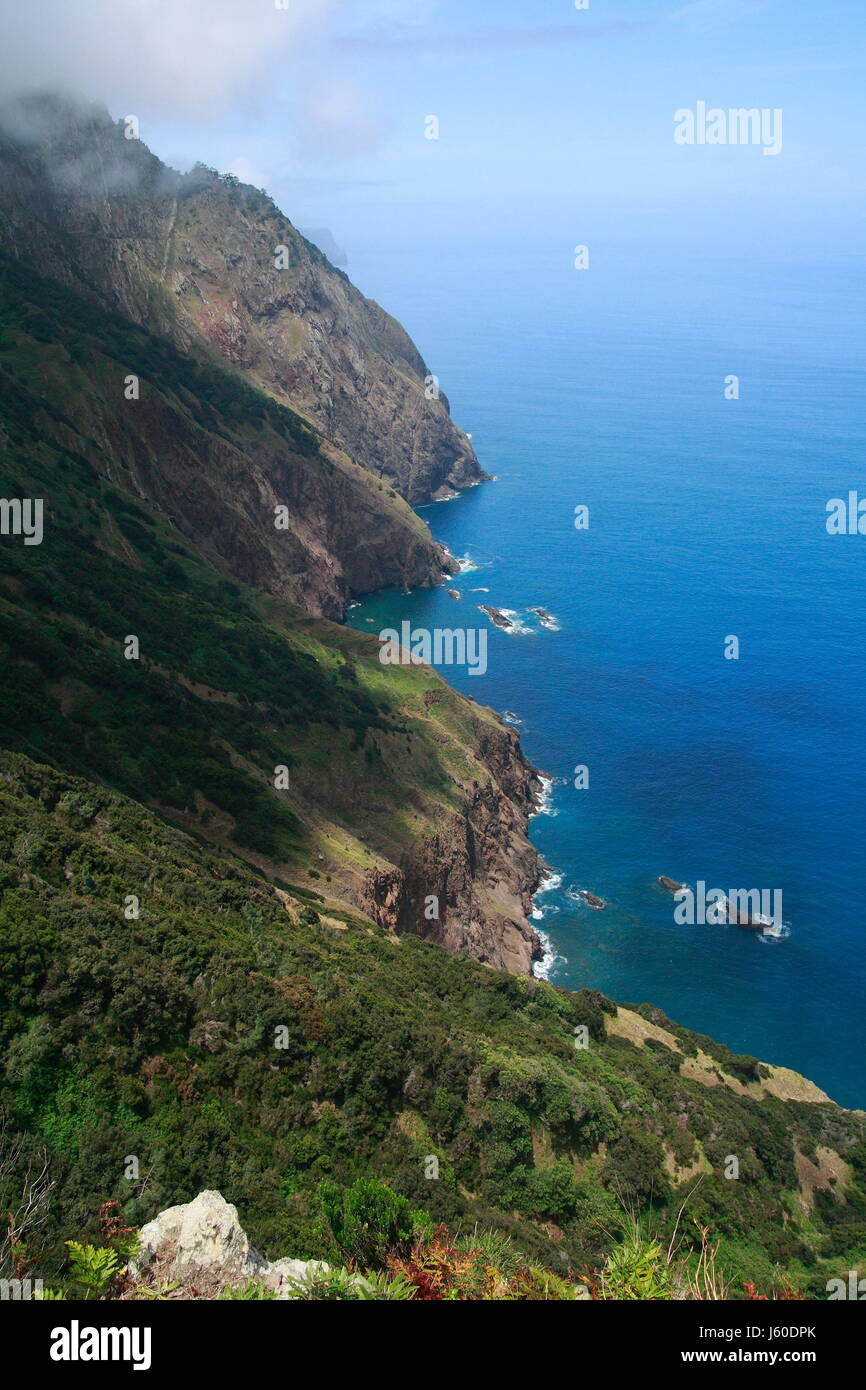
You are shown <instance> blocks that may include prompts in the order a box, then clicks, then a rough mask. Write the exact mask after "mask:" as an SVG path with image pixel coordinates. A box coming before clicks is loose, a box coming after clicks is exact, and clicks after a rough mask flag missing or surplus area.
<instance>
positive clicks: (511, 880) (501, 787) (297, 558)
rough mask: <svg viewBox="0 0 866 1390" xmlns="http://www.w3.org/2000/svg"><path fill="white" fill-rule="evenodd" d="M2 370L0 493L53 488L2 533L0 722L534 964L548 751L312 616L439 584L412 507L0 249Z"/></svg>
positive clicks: (24, 743)
mask: <svg viewBox="0 0 866 1390" xmlns="http://www.w3.org/2000/svg"><path fill="white" fill-rule="evenodd" d="M130 372H131V373H133V374H134V375H135V377H136V379H138V380H139V382H140V388H141V389H140V393H139V395H138V398H137V399H127V398H126V395H125V392H124V382H125V381H126V378H127V376H128V374H129V373H130ZM0 382H2V388H3V389H2V418H3V422H4V425H5V430H6V433H5V446H6V447H5V450H4V455H3V460H2V473H3V484H2V485H3V492H4V495H5V496H13V497H14V496H18V497H21V496H25V497H41V498H43V499H44V500H45V509H46V516H45V537H44V541H43V543H42V545H40V546H39V547H35V548H33V549H25V548H23V547H21V546H16V545H15V544H14V543H9V544H7V545H5V546H4V547H3V548H2V553H0V588H2V595H0V629H2V632H3V637H4V640H5V641H7V643H8V650H9V652H10V659H9V661H8V662H7V665H6V669H5V684H6V687H7V691H8V692H9V698H8V699H7V700H6V701H5V703H4V702H3V701H2V700H0V737H2V741H3V743H4V744H5V745H6V746H7V747H13V748H17V749H20V750H21V751H27V752H28V753H30V754H31V755H32V754H33V753H34V752H36V754H37V756H39V757H41V758H44V759H45V760H46V761H49V762H52V763H53V764H54V765H55V766H63V767H66V768H69V769H70V770H74V771H76V772H81V771H85V773H86V775H88V776H93V777H97V778H99V779H101V780H103V781H106V782H108V783H110V784H112V785H114V786H118V787H121V788H123V790H125V791H126V792H127V793H128V794H130V795H132V796H134V797H135V798H136V799H138V800H140V801H142V802H143V803H145V804H147V805H151V806H156V807H158V808H159V809H160V810H161V811H162V813H163V814H165V815H167V816H169V817H172V818H174V819H175V820H178V821H179V822H180V823H181V824H183V825H185V826H188V827H189V828H191V829H194V830H195V831H196V833H198V834H200V835H201V836H202V837H203V838H204V839H205V840H206V841H207V842H209V843H212V844H217V845H219V846H220V847H221V848H223V849H230V850H233V851H234V852H236V853H240V854H242V855H243V856H244V857H246V858H247V859H249V860H251V861H252V862H253V863H255V864H256V865H257V866H258V867H259V868H260V869H261V871H263V872H265V873H266V874H268V875H269V876H271V877H272V878H275V879H279V880H280V881H282V882H284V883H285V882H288V883H292V884H300V885H302V886H303V887H304V888H305V889H306V890H307V891H309V892H311V893H315V894H317V898H318V899H321V901H323V902H325V903H326V904H328V903H332V902H333V903H334V904H335V905H337V904H343V905H345V904H347V903H348V904H352V905H354V906H361V907H363V909H364V910H365V911H367V912H368V913H369V915H370V916H371V918H372V919H373V920H375V921H376V922H379V923H382V924H385V925H387V926H388V927H389V928H391V929H392V930H394V931H398V932H407V931H413V932H419V933H421V934H422V935H424V936H426V937H428V938H431V939H433V940H436V941H438V942H440V943H442V944H444V945H446V946H448V947H451V948H452V949H457V950H464V951H467V952H470V953H471V954H474V955H477V956H478V957H479V958H480V959H483V960H485V961H487V962H489V963H490V964H493V965H495V966H498V967H501V968H505V969H508V970H512V971H518V972H520V973H524V974H525V973H528V972H529V970H530V967H531V961H532V959H533V958H534V957H536V956H537V955H538V954H539V942H538V938H537V936H536V934H535V933H534V932H533V931H532V930H531V928H530V927H529V925H528V923H527V920H526V912H527V908H528V904H529V894H530V893H531V891H532V890H533V888H534V887H535V885H536V882H537V878H538V867H537V864H538V861H537V856H536V854H535V852H534V851H533V849H532V847H531V846H530V844H529V842H528V840H527V837H526V827H527V817H528V814H529V811H530V809H531V805H532V793H533V773H532V769H531V768H530V767H529V765H528V763H527V762H526V760H525V759H524V757H523V755H522V753H521V751H520V747H519V744H518V742H517V740H516V738H515V737H514V735H513V732H512V731H510V730H508V729H506V728H505V726H503V724H502V722H501V720H499V719H498V717H497V716H495V715H494V714H493V713H492V712H491V711H489V710H484V709H482V708H481V707H480V706H478V705H476V704H475V703H474V702H473V701H470V700H465V699H463V698H461V697H460V696H458V695H456V694H455V693H454V692H453V691H450V690H449V689H448V687H447V686H446V685H445V684H444V683H443V682H442V681H441V680H440V679H439V677H438V676H436V675H435V674H434V673H433V672H432V671H430V670H429V668H421V667H417V668H390V667H389V668H385V667H383V666H382V665H381V664H380V662H379V661H378V648H377V644H376V641H375V638H374V637H373V636H372V635H366V634H360V633H354V632H350V631H349V630H347V629H345V628H340V627H336V626H334V625H333V624H331V623H328V622H320V621H317V620H318V619H319V617H320V615H324V616H325V617H327V616H329V615H333V616H339V614H340V612H341V611H342V607H343V604H344V603H345V599H346V597H347V596H348V594H349V593H351V592H352V591H357V590H361V589H369V588H371V587H374V586H375V585H376V584H377V583H381V582H390V583H394V584H397V583H409V582H412V580H413V578H416V577H417V574H418V572H419V571H421V570H422V568H423V566H424V565H426V566H427V571H426V572H427V574H428V576H429V579H430V582H434V581H435V571H436V568H437V566H438V565H439V564H441V559H440V557H439V555H438V553H437V552H435V550H434V551H432V552H431V546H432V542H430V540H429V536H427V533H426V532H425V530H424V528H423V527H422V525H421V523H420V521H419V520H418V518H417V516H416V515H415V514H414V513H413V512H412V510H411V508H410V507H409V506H408V504H407V503H406V502H405V501H404V500H403V499H402V498H401V497H399V496H398V495H396V494H395V495H394V496H389V495H388V489H386V487H385V485H384V484H382V483H380V482H379V481H378V480H374V479H372V477H371V475H370V474H369V473H367V472H366V470H364V469H362V468H361V467H360V466H359V465H357V464H355V463H354V462H353V461H352V460H350V459H349V458H348V456H347V455H345V453H344V452H343V451H341V450H339V449H338V448H337V446H336V445H332V444H330V443H329V442H327V441H325V440H324V439H323V438H322V436H320V435H318V434H317V433H316V432H315V431H314V430H313V429H312V427H310V426H309V425H307V424H305V423H304V422H303V421H302V420H301V419H300V417H299V416H298V415H297V414H296V413H295V412H293V411H292V410H291V409H290V408H289V407H288V406H285V405H282V404H279V403H277V402H276V401H275V400H273V398H271V397H268V396H267V395H265V394H264V393H263V392H262V391H261V390H260V389H257V388H255V387H253V386H252V385H251V384H249V383H248V382H246V381H245V380H244V379H243V377H241V376H238V375H236V374H234V373H232V372H230V371H228V370H227V369H226V368H225V367H224V366H222V365H214V364H212V363H210V362H209V361H207V360H205V359H203V358H201V357H198V356H195V355H193V354H191V353H183V352H181V351H180V350H178V349H177V348H175V347H174V346H173V345H172V344H171V343H169V342H168V341H167V340H165V339H164V338H160V337H159V336H158V335H156V334H154V333H152V332H149V331H148V330H146V329H142V328H138V327H137V326H136V325H134V324H133V323H132V322H131V321H130V320H127V319H124V318H123V317H121V316H119V315H118V314H116V313H114V312H113V311H110V310H108V309H106V308H104V307H103V305H102V304H101V302H99V301H98V300H97V299H96V298H95V297H94V296H92V295H91V296H88V295H84V294H82V293H81V291H80V290H78V289H77V288H75V287H72V286H69V287H66V286H63V285H62V284H60V283H59V282H57V281H56V280H54V279H49V278H46V277H44V276H40V275H38V274H36V272H35V271H33V270H31V269H30V268H29V267H27V266H26V265H24V264H23V263H22V262H21V261H20V260H9V259H6V258H4V257H2V256H0ZM379 489H381V492H380V491H379ZM275 507H281V508H283V509H284V510H285V512H286V515H287V517H288V520H289V526H288V529H286V530H278V529H277V528H276V527H275V525H274V508H275ZM214 571H216V572H217V574H219V575H222V576H223V577H224V578H225V577H229V578H230V579H231V580H232V581H235V580H241V581H243V583H244V585H246V586H248V587H247V588H246V589H244V590H240V589H239V588H238V586H237V585H236V584H235V583H234V582H232V583H230V584H225V583H224V584H222V585H219V584H216V575H215V574H214ZM284 601H287V602H284ZM289 605H291V606H289ZM303 615H307V616H303ZM128 633H134V634H136V636H137V637H138V639H139V641H140V647H141V655H140V665H139V666H136V665H135V664H134V663H133V664H132V665H128V663H127V662H126V661H125V660H124V659H123V647H122V642H123V639H124V636H125V634H128ZM55 643H56V645H55ZM25 653H26V655H25ZM60 653H62V655H60ZM106 654H108V655H106ZM134 670H138V671H140V672H141V674H140V675H139V676H136V677H133V678H130V677H131V673H132V672H133V671H134ZM14 690H18V691H19V693H18V694H14V693H12V692H13V691H14ZM89 711H98V715H97V716H96V717H94V715H93V714H92V713H90V712H89ZM278 765H284V766H286V767H287V768H290V769H291V777H290V782H289V785H288V786H286V787H283V788H280V789H277V788H276V787H275V785H274V769H275V767H277V766H278ZM323 887H325V888H326V892H324V893H322V891H321V890H322V888H323ZM430 900H432V902H431V901H430ZM433 903H435V909H434V907H433Z"/></svg>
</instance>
